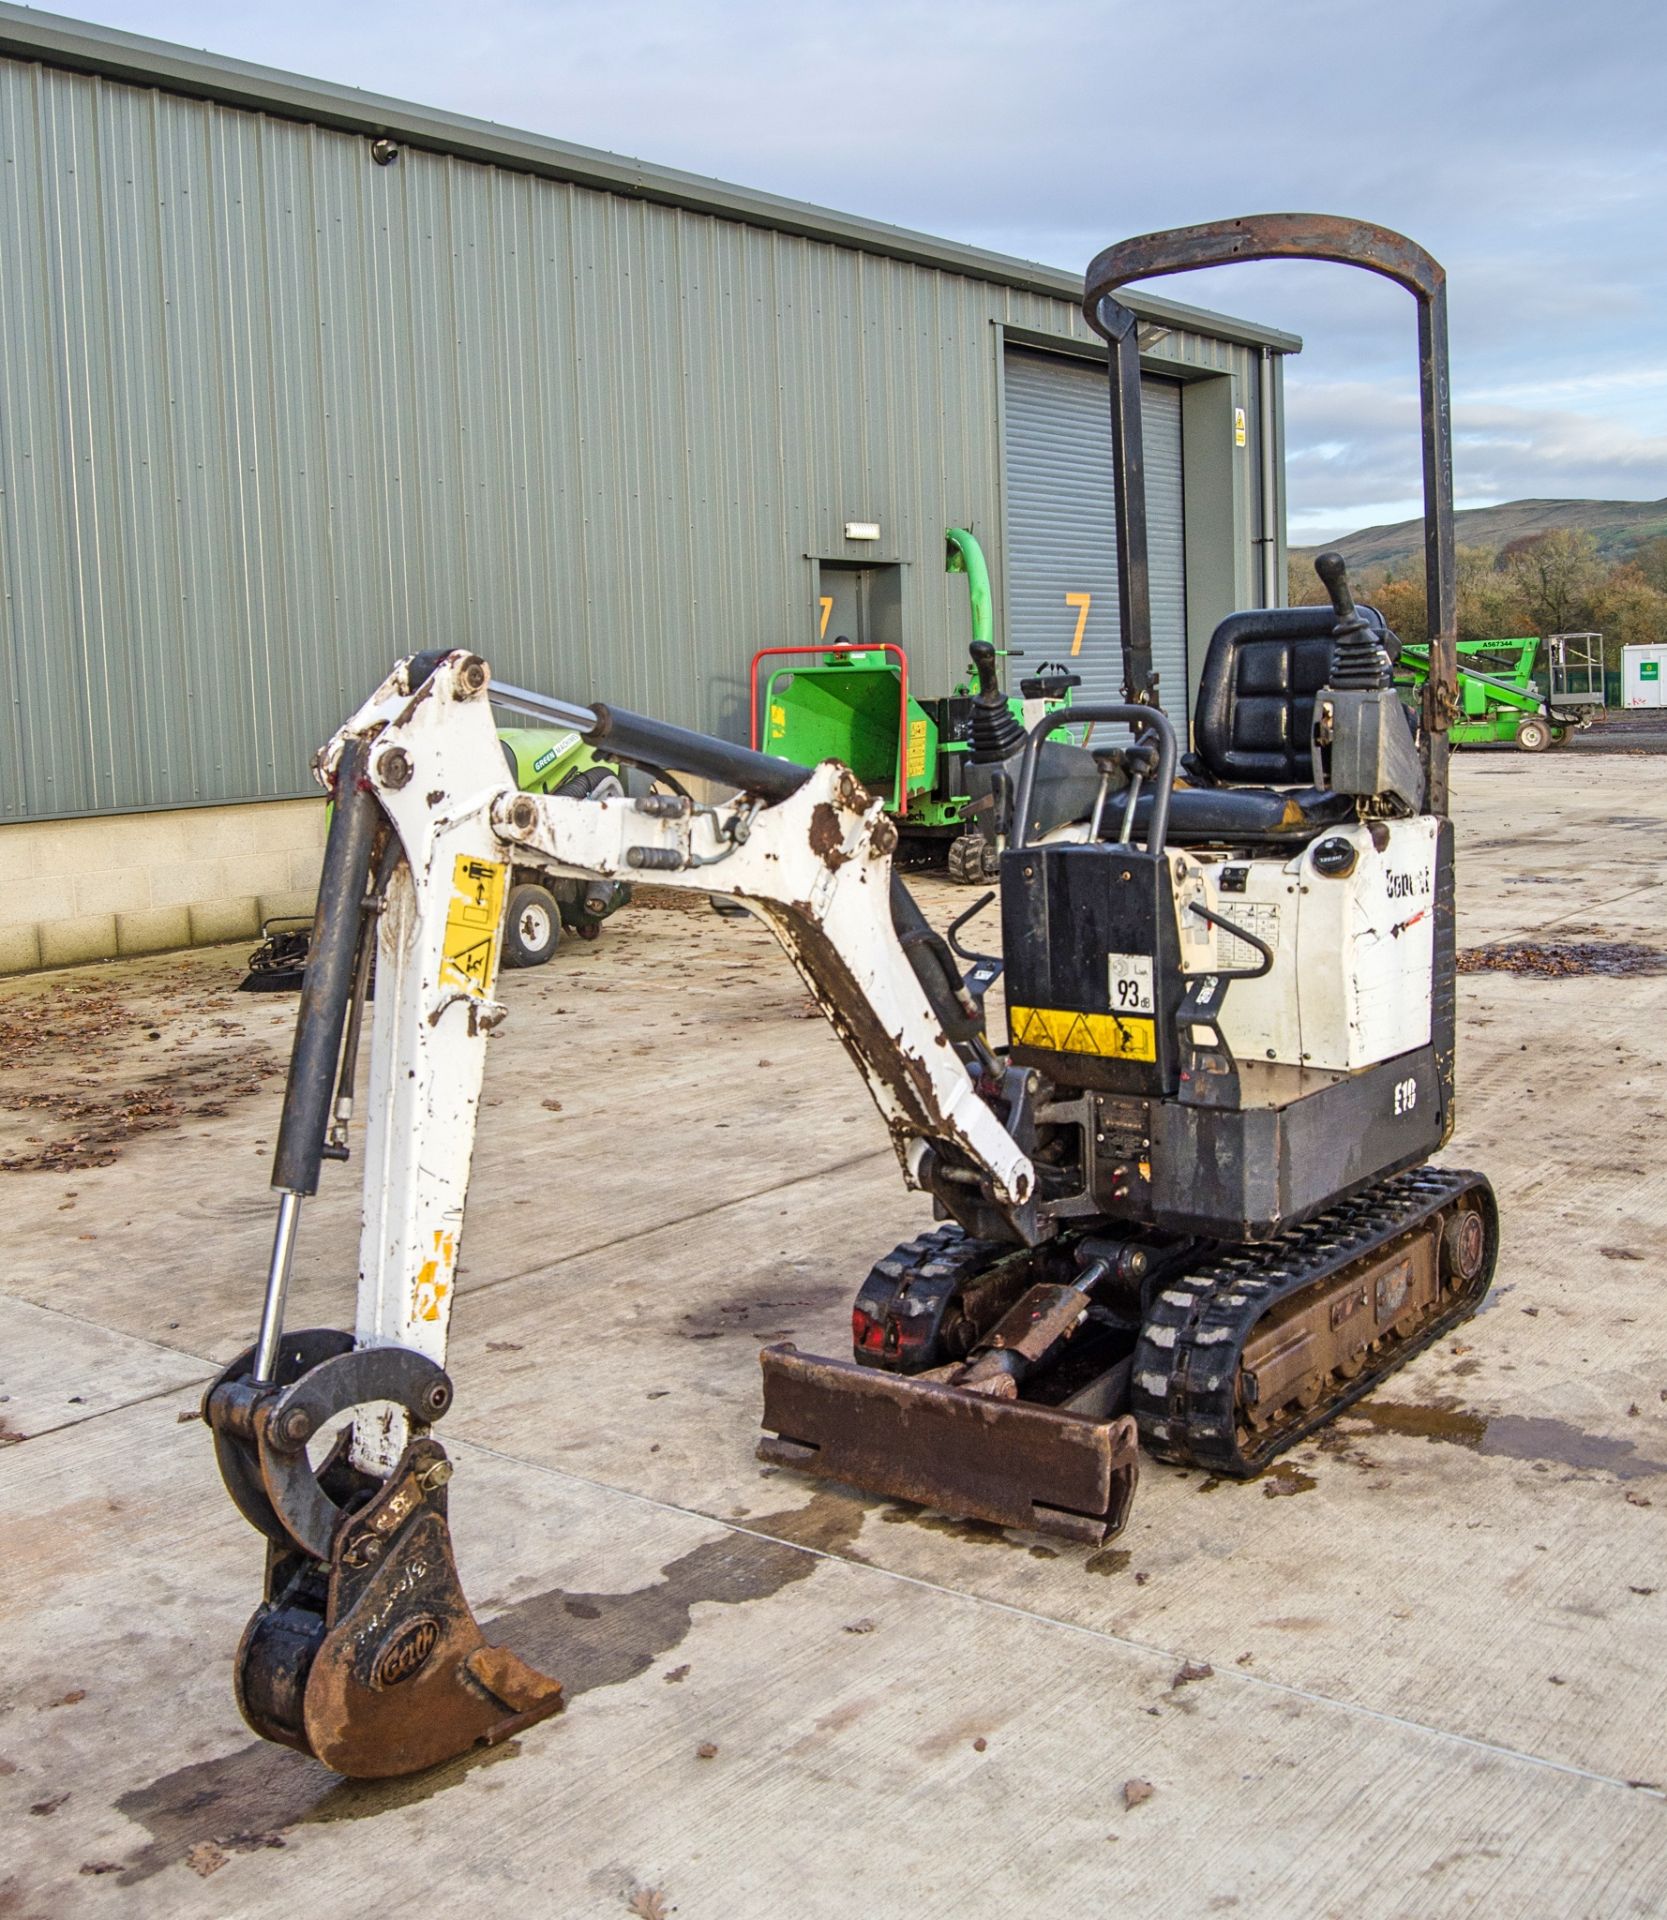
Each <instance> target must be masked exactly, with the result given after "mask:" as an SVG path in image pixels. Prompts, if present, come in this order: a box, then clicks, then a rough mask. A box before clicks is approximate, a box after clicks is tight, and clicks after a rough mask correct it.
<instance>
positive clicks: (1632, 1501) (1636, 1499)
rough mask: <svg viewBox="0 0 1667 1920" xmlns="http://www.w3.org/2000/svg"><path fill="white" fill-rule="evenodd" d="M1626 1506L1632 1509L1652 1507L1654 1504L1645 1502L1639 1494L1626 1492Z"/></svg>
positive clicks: (1649, 1501) (1650, 1501)
mask: <svg viewBox="0 0 1667 1920" xmlns="http://www.w3.org/2000/svg"><path fill="white" fill-rule="evenodd" d="M1627 1504H1628V1506H1633V1507H1649V1506H1653V1505H1654V1504H1655V1503H1654V1501H1652V1500H1646V1499H1645V1497H1644V1496H1643V1494H1641V1493H1632V1492H1628V1494H1627Z"/></svg>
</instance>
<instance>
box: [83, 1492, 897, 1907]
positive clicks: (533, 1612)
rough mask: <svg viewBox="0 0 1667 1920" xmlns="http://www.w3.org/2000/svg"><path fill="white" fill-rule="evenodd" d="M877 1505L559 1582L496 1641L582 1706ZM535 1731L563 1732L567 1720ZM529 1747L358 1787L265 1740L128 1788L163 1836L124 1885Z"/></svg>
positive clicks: (428, 1794) (155, 1835)
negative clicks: (581, 1582)
mask: <svg viewBox="0 0 1667 1920" xmlns="http://www.w3.org/2000/svg"><path fill="white" fill-rule="evenodd" d="M866 1511H867V1503H864V1502H862V1501H859V1500H855V1499H853V1498H851V1497H850V1496H848V1495H845V1494H839V1493H818V1494H816V1495H814V1496H813V1497H812V1499H811V1500H810V1502H809V1504H808V1505H807V1506H805V1507H800V1508H794V1509H791V1510H789V1511H786V1512H783V1513H774V1514H766V1515H763V1516H762V1517H761V1518H760V1519H759V1520H758V1521H756V1522H754V1523H753V1524H754V1525H755V1526H756V1527H757V1528H758V1530H759V1531H760V1532H762V1533H768V1534H772V1535H774V1536H776V1537H773V1538H769V1539H759V1538H757V1537H755V1535H754V1534H752V1533H726V1534H725V1535H724V1536H723V1537H722V1538H721V1539H717V1540H709V1541H706V1542H704V1543H703V1544H702V1545H700V1546H698V1547H694V1548H692V1549H691V1550H690V1551H689V1552H688V1553H685V1554H680V1555H679V1556H678V1558H677V1559H675V1560H671V1561H668V1562H667V1563H666V1565H665V1566H664V1567H663V1568H662V1569H661V1573H662V1576H663V1577H662V1578H661V1579H659V1580H656V1581H654V1582H653V1583H652V1584H651V1585H649V1586H646V1587H636V1588H633V1589H631V1590H630V1591H628V1592H625V1593H577V1592H573V1591H571V1590H569V1589H567V1588H563V1587H551V1588H549V1589H547V1590H546V1591H545V1592H542V1593H537V1594H533V1595H531V1596H530V1597H529V1598H527V1599H525V1600H522V1601H518V1602H517V1603H516V1604H515V1605H514V1606H512V1607H509V1608H508V1609H507V1610H506V1611H504V1612H503V1613H500V1614H498V1615H496V1616H495V1617H494V1618H493V1619H491V1620H489V1621H486V1622H485V1623H484V1625H485V1629H486V1635H487V1638H488V1639H489V1640H491V1641H493V1642H497V1643H501V1644H503V1645H504V1646H507V1647H510V1648H513V1650H514V1651H515V1652H516V1653H518V1654H520V1655H521V1657H522V1658H523V1659H525V1660H529V1661H531V1662H532V1664H533V1665H534V1666H536V1667H540V1668H542V1669H543V1670H544V1671H545V1672H547V1673H550V1674H553V1675H554V1676H555V1677H556V1678H557V1679H559V1680H560V1681H561V1682H562V1684H563V1687H564V1688H565V1690H566V1697H567V1700H568V1703H569V1705H571V1703H572V1702H573V1701H575V1700H577V1699H578V1698H579V1697H580V1696H581V1695H582V1694H586V1693H589V1692H591V1691H592V1689H594V1688H596V1687H614V1686H619V1685H621V1684H622V1683H624V1682H626V1681H628V1680H634V1679H636V1678H637V1677H638V1675H640V1674H642V1673H645V1672H647V1670H648V1669H649V1668H650V1667H651V1666H652V1665H653V1664H654V1662H655V1661H656V1660H658V1659H659V1658H660V1656H661V1655H662V1654H665V1653H668V1652H670V1650H671V1649H672V1648H673V1647H675V1646H677V1645H678V1644H679V1643H680V1642H681V1641H682V1640H683V1639H684V1637H685V1636H686V1635H687V1633H688V1631H689V1628H690V1625H691V1619H692V1610H693V1608H694V1607H695V1606H696V1605H698V1604H699V1603H700V1602H702V1601H715V1602H717V1603H718V1604H719V1605H721V1606H739V1605H743V1604H745V1603H746V1602H748V1601H752V1600H763V1599H767V1598H768V1597H769V1596H770V1595H772V1594H775V1593H779V1592H780V1591H781V1589H782V1588H783V1587H786V1586H790V1585H792V1584H793V1583H794V1582H795V1581H798V1580H803V1579H806V1578H807V1577H808V1576H809V1575H810V1574H812V1573H813V1572H814V1571H815V1570H816V1567H817V1564H818V1560H817V1555H818V1553H837V1552H839V1551H841V1550H842V1549H844V1548H846V1547H848V1546H849V1545H850V1544H851V1542H852V1541H854V1540H855V1538H856V1535H857V1532H858V1530H859V1529H860V1528H861V1525H862V1521H863V1516H864V1514H865V1513H866ZM807 1549H808V1550H807ZM228 1664H229V1663H228ZM229 1677H230V1676H229V1672H228V1680H229ZM531 1737H532V1738H534V1739H537V1740H538V1741H539V1742H540V1743H546V1742H549V1741H554V1740H559V1739H560V1737H561V1721H560V1720H559V1719H557V1720H555V1721H552V1722H550V1723H549V1725H548V1727H546V1728H541V1729H540V1730H539V1732H538V1733H537V1734H536V1735H534V1736H531ZM524 1744H525V1743H524V1742H522V1741H511V1742H509V1743H508V1744H507V1745H505V1746H502V1747H497V1748H493V1749H490V1750H488V1751H486V1752H482V1753H477V1754H468V1755H465V1756H464V1757H463V1758H461V1759H458V1760H453V1761H451V1762H449V1763H448V1764H447V1765H445V1766H441V1767H435V1768H432V1769H430V1770H429V1771H428V1772H427V1773H422V1774H415V1775H412V1776H411V1777H410V1778H408V1779H403V1780H385V1781H348V1780H340V1779H338V1778H337V1777H336V1776H335V1775H333V1774H330V1773H327V1772H326V1771H325V1770H324V1768H322V1767H321V1766H319V1764H318V1763H317V1762H316V1761H314V1760H310V1759H308V1758H307V1757H306V1756H305V1755H302V1754H299V1753H292V1752H289V1751H287V1750H286V1749H284V1748H281V1747H274V1746H271V1745H269V1744H268V1743H267V1742H266V1741H264V1740H255V1741H251V1742H250V1743H249V1744H248V1745H247V1746H243V1747H239V1748H237V1749H236V1750H235V1751H234V1752H232V1753H228V1754H223V1755H221V1756H220V1757H219V1758H218V1759H214V1760H204V1761H199V1762H197V1763H196V1764H195V1765H193V1766H188V1767H179V1768H176V1769H175V1770H174V1771H173V1772H171V1773H165V1774H162V1775H161V1776H159V1777H158V1778H157V1779H155V1780H152V1781H150V1782H148V1783H147V1784H146V1785H144V1786H141V1787H135V1788H133V1789H131V1790H130V1791H129V1792H127V1793H124V1794H122V1795H120V1796H119V1798H118V1799H117V1801H116V1803H115V1804H116V1811H117V1812H119V1813H121V1814H124V1815H125V1816H126V1817H127V1818H128V1819H130V1820H133V1821H136V1822H138V1823H139V1824H140V1825H141V1826H143V1827H145V1828H147V1829H148V1830H149V1832H150V1834H151V1838H150V1840H149V1841H148V1842H147V1843H146V1844H145V1845H144V1846H142V1847H140V1848H139V1849H137V1850H136V1851H135V1852H134V1853H132V1854H131V1855H129V1856H128V1857H126V1858H125V1859H124V1860H122V1861H121V1863H120V1865H121V1873H120V1876H119V1879H118V1881H117V1884H118V1885H121V1886H132V1885H135V1884H136V1883H137V1882H139V1881H141V1880H148V1879H149V1878H150V1877H151V1876H152V1875H153V1874H157V1873H160V1872H161V1871H162V1870H163V1869H164V1868H165V1867H168V1866H171V1865H173V1864H174V1862H176V1861H179V1860H183V1859H184V1858H185V1856H186V1854H187V1853H188V1852H189V1850H190V1849H191V1848H192V1847H194V1846H197V1845H199V1844H202V1843H204V1842H210V1843H212V1844H214V1845H216V1846H218V1847H220V1848H221V1849H223V1850H224V1851H226V1852H228V1853H236V1852H251V1851H255V1850H257V1849H259V1848H264V1847H270V1846H274V1845H278V1846H281V1845H282V1844H283V1835H284V1834H285V1833H286V1832H288V1831H289V1830H290V1829H292V1828H294V1827H297V1826H300V1825H303V1824H315V1823H318V1822H322V1821H335V1820H363V1819H368V1818H372V1817H374V1816H375V1815H377V1814H380V1813H388V1812H391V1811H393V1810H394V1809H396V1808H399V1807H408V1806H411V1805H413V1804H415V1803H416V1802H418V1801H422V1800H427V1799H430V1798H432V1796H433V1795H435V1794H437V1793H442V1792H444V1791H445V1790H446V1789H447V1788H449V1787H454V1786H456V1785H458V1784H459V1783H460V1782H461V1781H462V1780H463V1779H464V1778H466V1776H467V1775H469V1774H471V1773H473V1772H474V1771H475V1770H476V1769H477V1768H480V1767H490V1766H497V1765H500V1764H502V1762H503V1761H505V1760H506V1759H509V1758H512V1757H513V1756H514V1755H515V1754H516V1753H517V1752H519V1751H521V1749H522V1747H523V1745H524Z"/></svg>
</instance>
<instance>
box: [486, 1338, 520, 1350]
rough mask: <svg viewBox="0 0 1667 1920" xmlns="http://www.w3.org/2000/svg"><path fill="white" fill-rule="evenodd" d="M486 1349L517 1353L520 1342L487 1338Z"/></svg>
mask: <svg viewBox="0 0 1667 1920" xmlns="http://www.w3.org/2000/svg"><path fill="white" fill-rule="evenodd" d="M486 1351H487V1352H488V1353H519V1352H520V1351H521V1342H520V1341H519V1340H488V1341H487V1343H486Z"/></svg>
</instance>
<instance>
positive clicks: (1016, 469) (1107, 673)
mask: <svg viewBox="0 0 1667 1920" xmlns="http://www.w3.org/2000/svg"><path fill="white" fill-rule="evenodd" d="M1005 373H1006V379H1005V384H1006V390H1007V398H1006V422H1005V427H1006V485H1007V550H1006V563H1007V603H1008V613H1009V620H1010V624H1011V631H1010V633H1009V634H1008V639H1007V643H1008V645H1009V646H1012V647H1016V648H1018V649H1019V650H1020V651H1021V652H1022V653H1023V654H1024V656H1025V657H1024V659H1023V660H1021V661H1019V662H1018V663H1017V668H1016V670H1015V673H1014V678H1015V679H1017V678H1018V677H1020V675H1021V674H1022V673H1027V672H1029V673H1034V672H1035V670H1036V668H1037V667H1038V666H1039V665H1040V664H1041V663H1042V662H1043V661H1051V660H1062V661H1070V664H1071V665H1072V666H1073V667H1074V668H1075V670H1076V671H1077V672H1079V673H1080V674H1081V675H1082V680H1083V684H1082V687H1081V690H1080V691H1079V693H1078V695H1077V698H1078V699H1079V700H1087V699H1095V700H1120V699H1121V698H1122V697H1123V657H1122V637H1121V634H1120V632H1119V630H1118V619H1117V551H1116V546H1115V539H1116V531H1115V530H1116V515H1115V512H1114V510H1113V507H1112V489H1111V415H1110V397H1109V394H1108V392H1107V387H1106V371H1105V368H1104V367H1103V366H1096V365H1094V364H1093V363H1091V362H1084V361H1075V360H1068V359H1065V358H1064V357H1062V356H1059V355H1049V354H1040V353H1023V352H1020V351H1019V350H1017V349H1014V348H1010V349H1009V350H1008V353H1007V356H1006V370H1005ZM1141 387H1142V404H1141V419H1142V422H1143V424H1144V427H1145V446H1146V516H1147V546H1148V561H1149V565H1150V568H1151V581H1152V657H1153V661H1154V664H1155V665H1156V667H1157V670H1158V676H1159V678H1158V692H1159V697H1160V699H1161V700H1162V703H1163V705H1164V707H1165V708H1166V709H1167V710H1168V711H1169V712H1170V713H1171V714H1173V715H1184V714H1185V712H1186V708H1187V637H1186V544H1185V495H1184V491H1183V487H1182V475H1181V389H1180V387H1179V385H1178V384H1177V383H1176V382H1174V381H1171V380H1152V379H1147V380H1143V381H1142V382H1141ZM1085 595H1086V596H1087V599H1086V604H1085V602H1084V598H1083V596H1085ZM1079 625H1080V649H1079V651H1078V652H1077V654H1076V657H1075V659H1072V657H1071V650H1072V646H1073V644H1075V643H1077V641H1078V633H1079Z"/></svg>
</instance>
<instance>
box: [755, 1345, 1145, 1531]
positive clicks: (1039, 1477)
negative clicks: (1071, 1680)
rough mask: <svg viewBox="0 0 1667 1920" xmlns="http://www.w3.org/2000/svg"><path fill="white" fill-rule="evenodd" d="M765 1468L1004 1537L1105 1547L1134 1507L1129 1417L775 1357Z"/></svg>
mask: <svg viewBox="0 0 1667 1920" xmlns="http://www.w3.org/2000/svg"><path fill="white" fill-rule="evenodd" d="M759 1358H760V1359H761V1361H762V1362H763V1366H764V1422H763V1424H764V1428H765V1434H764V1438H763V1439H762V1440H760V1442H759V1443H758V1457H759V1458H760V1459H761V1460H769V1461H773V1462H774V1463H775V1464H777V1465H778V1466H785V1467H797V1468H799V1469H800V1470H801V1471H803V1472H809V1473H814V1474H817V1475H819V1476H821V1477H824V1478H826V1479H830V1480H843V1481H846V1482H847V1483H849V1484H850V1485H851V1486H854V1487H859V1488H861V1489H863V1490H864V1491H865V1492H869V1493H883V1494H888V1495H890V1496H891V1497H892V1498H894V1499H898V1500H912V1501H915V1502H916V1503H917V1504H918V1505H920V1506H923V1507H936V1508H938V1509H939V1510H940V1511H941V1512H944V1513H953V1514H963V1515H966V1516H968V1517H969V1518H971V1519H975V1520H988V1521H990V1522H992V1523H993V1524H994V1525H996V1526H1000V1527H1023V1528H1027V1529H1029V1530H1031V1531H1033V1532H1036V1533H1052V1534H1062V1535H1063V1536H1064V1537H1065V1538H1066V1539H1069V1540H1081V1541H1086V1542H1089V1543H1095V1542H1098V1541H1101V1540H1108V1539H1110V1538H1111V1537H1112V1535H1114V1534H1116V1533H1120V1532H1121V1531H1122V1528H1123V1523H1124V1521H1125V1520H1126V1519H1127V1518H1128V1513H1129V1504H1130V1502H1131V1501H1132V1500H1133V1498H1134V1489H1135V1478H1136V1474H1137V1471H1138V1468H1137V1463H1136V1451H1137V1441H1136V1435H1135V1424H1134V1421H1133V1420H1132V1419H1130V1418H1129V1417H1128V1416H1127V1415H1124V1416H1121V1417H1119V1418H1117V1419H1113V1420H1096V1419H1093V1418H1091V1417H1090V1416H1089V1415H1087V1414H1082V1413H1067V1412H1064V1411H1062V1410H1060V1409H1056V1408H1053V1407H1044V1406H1037V1405H1036V1404H1034V1403H1033V1402H1029V1401H1024V1400H996V1399H992V1398H990V1397H989V1396H988V1395H986V1394H981V1393H969V1392H967V1391H966V1390H965V1389H964V1388H961V1387H952V1386H946V1385H944V1384H943V1383H942V1382H940V1381H936V1380H924V1379H909V1378H907V1377H906V1376H902V1375H898V1374H892V1373H882V1372H880V1371H879V1370H878V1369H876V1368H873V1367H859V1366H857V1365H855V1364H854V1363H853V1362H851V1361H849V1360H826V1359H821V1358H818V1357H817V1356H816V1355H814V1354H803V1353H800V1352H799V1351H798V1350H797V1348H795V1347H793V1346H779V1347H766V1348H765V1349H764V1351H763V1353H762V1354H760V1356H759Z"/></svg>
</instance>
